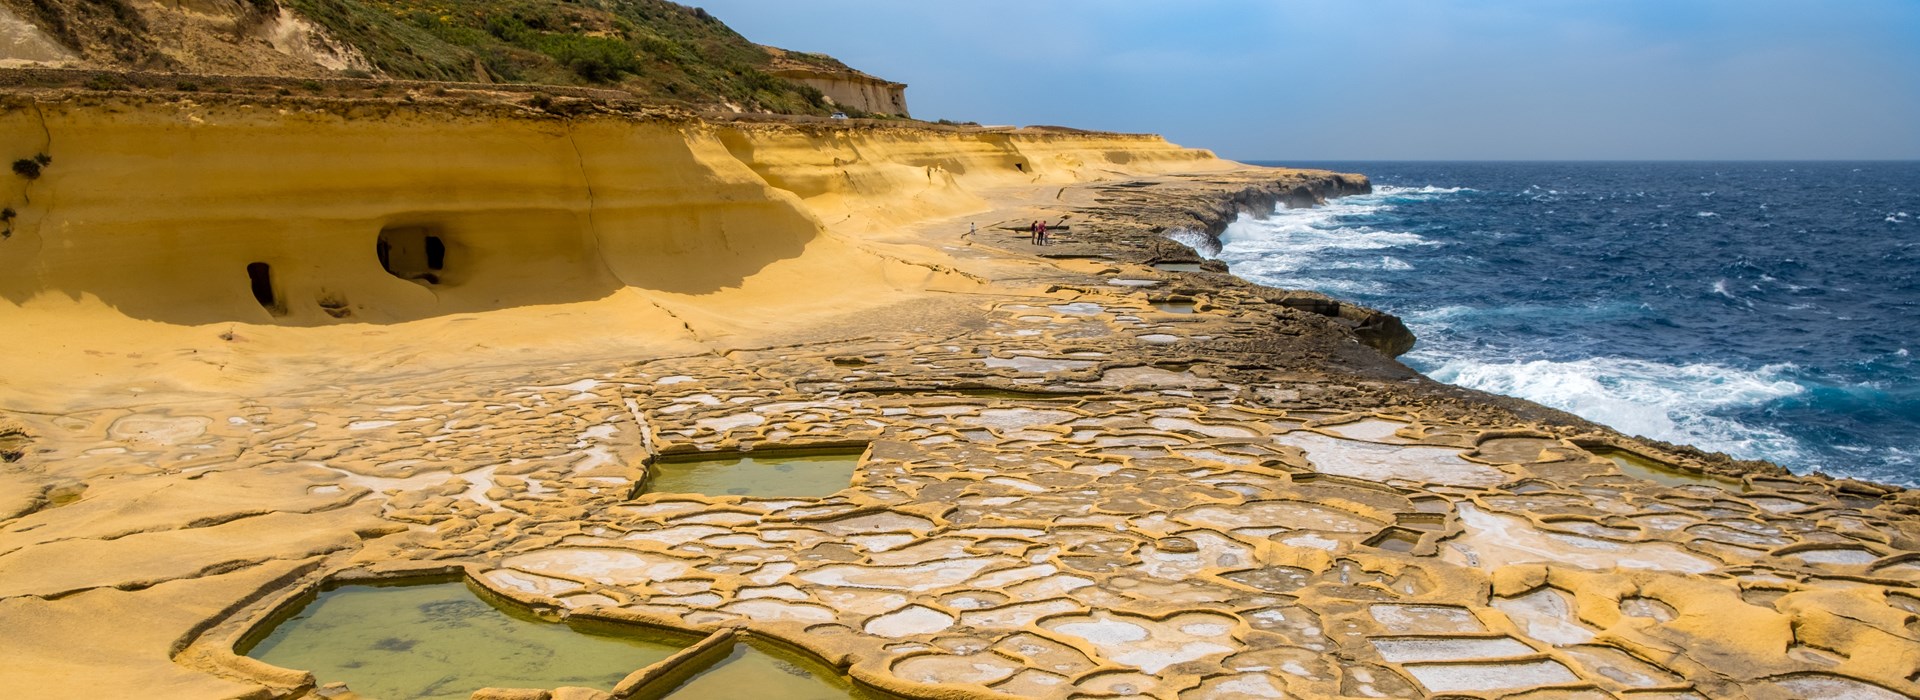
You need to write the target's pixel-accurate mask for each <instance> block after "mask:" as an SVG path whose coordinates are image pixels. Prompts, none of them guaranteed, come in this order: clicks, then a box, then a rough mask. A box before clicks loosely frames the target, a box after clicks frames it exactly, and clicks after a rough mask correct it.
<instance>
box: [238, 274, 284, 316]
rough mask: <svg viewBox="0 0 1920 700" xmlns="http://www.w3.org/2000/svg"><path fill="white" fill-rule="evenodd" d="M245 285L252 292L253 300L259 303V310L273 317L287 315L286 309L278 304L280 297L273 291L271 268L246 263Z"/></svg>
mask: <svg viewBox="0 0 1920 700" xmlns="http://www.w3.org/2000/svg"><path fill="white" fill-rule="evenodd" d="M247 284H248V286H249V287H250V288H251V289H252V290H253V300H254V301H257V302H260V306H261V308H264V309H266V310H267V312H268V313H271V314H273V315H275V316H280V315H283V314H285V313H287V307H286V306H285V305H284V304H281V303H280V295H279V294H278V293H276V292H275V291H274V289H273V268H272V267H271V266H268V265H267V264H266V263H263V262H253V263H247Z"/></svg>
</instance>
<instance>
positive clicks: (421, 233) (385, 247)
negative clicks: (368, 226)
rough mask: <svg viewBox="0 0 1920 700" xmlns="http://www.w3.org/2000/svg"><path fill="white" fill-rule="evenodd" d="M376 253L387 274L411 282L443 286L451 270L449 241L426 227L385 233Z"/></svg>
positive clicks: (382, 232)
mask: <svg viewBox="0 0 1920 700" xmlns="http://www.w3.org/2000/svg"><path fill="white" fill-rule="evenodd" d="M374 253H375V254H377V255H378V256H379V257H380V267H381V268H382V269H384V270H386V271H387V274H389V275H393V276H395V277H398V278H400V279H403V280H407V281H410V282H421V283H424V284H430V285H431V284H439V283H440V275H441V271H442V270H445V269H446V267H447V242H446V240H445V239H443V238H441V237H440V234H439V233H438V232H436V231H433V230H431V229H428V228H426V227H423V226H407V227H401V228H389V229H382V230H381V231H380V239H379V240H378V241H376V242H375V243H374Z"/></svg>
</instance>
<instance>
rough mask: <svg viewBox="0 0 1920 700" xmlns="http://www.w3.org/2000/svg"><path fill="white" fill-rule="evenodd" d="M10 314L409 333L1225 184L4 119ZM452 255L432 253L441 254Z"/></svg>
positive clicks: (1116, 159) (124, 102)
mask: <svg viewBox="0 0 1920 700" xmlns="http://www.w3.org/2000/svg"><path fill="white" fill-rule="evenodd" d="M0 110H4V113H0V135H3V136H0V142H4V143H7V144H9V145H10V146H11V147H12V148H13V152H11V153H7V154H5V155H6V157H7V158H8V159H9V160H12V159H17V158H29V159H30V158H33V157H34V156H36V155H40V154H44V155H46V156H48V157H49V159H50V162H49V163H48V165H46V166H45V167H44V168H42V170H41V172H40V174H39V175H38V176H37V177H35V178H32V179H28V178H25V177H20V176H11V177H10V179H9V182H8V184H7V186H6V187H5V188H4V190H0V192H3V193H4V194H3V195H0V196H4V198H5V199H6V200H7V202H6V204H7V206H9V207H11V208H12V210H13V211H14V212H16V213H15V216H14V218H13V219H12V221H11V222H10V224H11V235H10V236H9V238H8V239H7V240H5V241H4V243H0V268H4V269H6V270H8V271H9V274H8V275H7V276H6V277H5V279H4V280H0V296H3V297H4V298H5V299H6V300H7V301H8V302H11V303H12V304H14V305H18V306H19V307H26V308H32V307H36V306H39V305H44V304H48V303H51V302H53V301H54V300H56V299H61V300H70V301H78V300H86V301H97V302H98V303H101V304H104V305H106V306H109V307H112V308H113V309H116V310H117V311H118V312H120V313H122V314H125V315H127V316H130V317H134V318H142V319H151V320H158V321H166V322H171V323H187V324H201V323H211V322H216V321H246V322H255V323H278V324H297V325H308V324H325V323H334V322H340V321H353V322H365V321H374V322H388V321H400V320H409V319H417V318H423V317H428V316H434V315H442V314H448V313H458V312H465V311H475V310H483V309H490V308H500V307H506V306H519V305H526V304H538V303H551V302H559V301H580V300H587V299H596V298H600V297H604V296H607V295H609V294H613V293H615V292H616V291H617V290H619V289H622V288H628V287H637V288H644V289H649V290H658V291H662V292H671V293H681V294H706V293H711V292H714V291H716V290H720V289H725V288H729V287H738V286H740V285H741V284H742V282H743V280H744V279H745V278H747V277H749V276H751V275H753V274H754V273H755V272H756V271H759V270H761V269H763V268H765V267H767V266H768V265H771V264H773V263H775V262H777V261H781V260H789V259H793V258H795V257H798V256H800V255H801V254H802V252H803V251H805V250H810V249H818V248H821V247H823V246H832V245H834V244H833V242H832V241H831V240H828V239H827V238H826V237H823V236H822V230H823V226H822V224H821V219H822V218H826V219H829V220H836V221H837V220H840V219H843V218H846V217H848V216H853V215H858V216H860V217H861V218H862V219H864V220H867V221H870V222H873V223H874V224H875V225H884V224H888V223H898V222H901V221H905V220H908V219H913V218H925V217H928V216H932V215H950V214H953V213H958V212H960V211H964V210H966V209H969V208H977V207H980V206H982V203H983V200H981V199H980V197H979V192H980V191H981V190H982V189H983V188H990V187H994V186H1000V185H1005V184H1012V183H1026V182H1062V183H1065V182H1074V181H1080V180H1084V179H1090V178H1091V179H1097V178H1102V177H1112V176H1114V175H1116V174H1120V173H1145V172H1162V171H1166V170H1168V169H1173V168H1180V169H1192V168H1204V167H1220V165H1221V162H1220V161H1216V160H1213V159H1212V157H1211V154H1208V153H1206V152H1204V151H1196V150H1191V149H1183V148H1178V147H1175V146H1172V145H1170V144H1167V143H1166V142H1165V141H1162V140H1160V139H1159V138H1157V137H1151V136H1125V135H1088V136H1082V135H1074V136H1063V135H1058V134H1049V133H1026V132H1019V131H985V130H972V131H951V130H949V131H937V130H918V129H870V128H854V129H841V128H808V127H798V126H789V125H779V124H755V123H739V124H731V125H720V126H716V125H710V124H705V123H700V122H696V121H691V120H688V119H687V118H686V117H684V116H675V115H671V114H661V115H655V116H651V117H644V118H630V117H620V116H608V117H589V118H580V119H571V120H566V119H557V118H553V117H551V116H547V115H545V114H541V113H538V112H533V111H531V110H524V109H517V108H512V107H506V106H502V107H500V108H499V110H498V111H496V112H491V113H475V114H471V115H466V116H449V115H447V114H436V113H435V111H436V110H434V109H431V108H427V107H408V106H403V105H398V104H381V103H376V104H357V105H355V104H342V103H337V102H327V101H317V100H316V101H309V102H301V101H288V102H286V103H284V104H281V105H277V106H266V105H256V104H244V103H236V102H235V101H233V100H225V99H220V98H218V97H216V96H203V97H199V98H195V99H191V100H184V99H183V100H180V101H178V102H173V101H165V100H159V99H149V98H145V97H139V96H118V95H112V96H102V97H93V96H78V97H73V98H70V99H66V100H63V101H59V102H54V103H38V102H36V101H34V100H32V99H27V98H20V97H11V98H7V99H5V100H4V102H0ZM429 246H431V248H429Z"/></svg>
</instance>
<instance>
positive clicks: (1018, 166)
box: [1013, 161, 1027, 173]
mask: <svg viewBox="0 0 1920 700" xmlns="http://www.w3.org/2000/svg"><path fill="white" fill-rule="evenodd" d="M1013 169H1014V170H1018V171H1020V172H1023V173H1024V172H1026V171H1027V164H1026V163H1021V162H1017V161H1016V162H1015V163H1014V164H1013Z"/></svg>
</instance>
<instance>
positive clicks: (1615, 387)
mask: <svg viewBox="0 0 1920 700" xmlns="http://www.w3.org/2000/svg"><path fill="white" fill-rule="evenodd" d="M1421 355H1422V353H1419V352H1416V353H1414V354H1413V355H1410V356H1409V357H1408V359H1409V360H1413V361H1415V362H1416V363H1419V364H1432V365H1434V366H1431V367H1428V368H1427V374H1428V375H1429V376H1432V377H1433V378H1434V379H1437V380H1439V381H1443V382H1447V383H1449V384H1454V385H1458V386H1464V387H1468V388H1471V389H1479V390H1481V391H1486V392H1490V393H1495V394H1504V395H1507V396H1513V397H1516V398H1522V399H1526V400H1528V401H1532V402H1534V403H1538V404H1542V405H1546V406H1551V407H1553V408H1557V409H1560V410H1563V411H1566V412H1568V413H1572V414H1574V415H1577V416H1580V417H1582V418H1585V419H1587V420H1591V421H1594V422H1597V423H1602V424H1605V425H1608V426H1610V427H1612V428H1614V429H1616V430H1619V431H1621V432H1624V433H1629V434H1635V435H1644V436H1647V437H1652V438H1656V439H1660V440H1666V441H1670V442H1678V443H1690V444H1694V445H1699V446H1701V447H1705V448H1707V449H1712V450H1718V451H1722V452H1726V453H1728V454H1731V455H1734V456H1736V457H1741V458H1747V459H1771V460H1776V461H1793V459H1794V458H1796V457H1797V456H1798V455H1800V454H1802V453H1803V446H1801V445H1800V444H1799V442H1798V441H1796V440H1794V439H1793V438H1792V437H1789V436H1787V435H1786V434H1784V433H1781V432H1779V431H1776V430H1773V429H1771V428H1768V427H1765V426H1758V425H1749V424H1744V423H1741V422H1739V421H1736V420H1733V419H1729V418H1725V417H1722V416H1721V415H1719V414H1720V413H1722V412H1726V411H1731V410H1738V409H1744V408H1752V407H1755V406H1761V405H1765V404H1768V403H1771V402H1774V401H1777V400H1779V399H1783V398H1786V397H1790V396H1795V395H1798V394H1801V393H1803V392H1805V391H1807V389H1806V387H1803V386H1801V385H1799V384H1797V383H1795V382H1793V381H1791V380H1789V379H1787V378H1786V373H1787V372H1788V371H1790V370H1791V369H1793V367H1792V365H1784V364H1782V365H1769V366H1766V367H1762V368H1760V369H1758V370H1742V369H1736V368H1731V367H1723V366H1720V365H1713V364H1684V365H1676V364H1666V363H1661V362H1652V361H1647V360H1636V359H1627V358H1618V357H1592V358H1585V359H1579V360H1571V361H1552V360H1533V361H1515V362H1500V361H1483V360H1476V359H1470V358H1423V357H1421ZM1422 360H1426V361H1425V362H1422Z"/></svg>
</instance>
